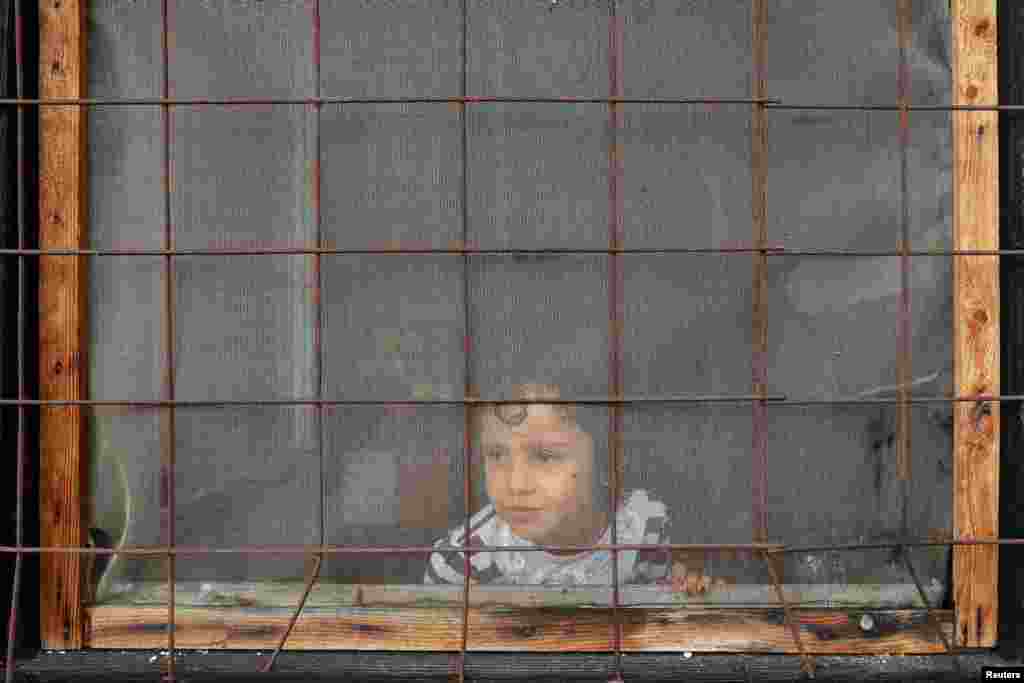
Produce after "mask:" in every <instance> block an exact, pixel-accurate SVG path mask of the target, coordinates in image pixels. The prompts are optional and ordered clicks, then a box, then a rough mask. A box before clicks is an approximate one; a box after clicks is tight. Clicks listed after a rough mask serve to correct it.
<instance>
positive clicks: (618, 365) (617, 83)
mask: <svg viewBox="0 0 1024 683" xmlns="http://www.w3.org/2000/svg"><path fill="white" fill-rule="evenodd" d="M621 21H622V20H621V19H620V18H619V16H618V0H609V2H608V94H609V97H610V101H609V105H608V132H609V135H608V247H609V250H612V251H614V250H616V249H619V248H620V243H621V241H622V228H621V223H622V198H621V196H620V194H619V178H620V176H621V175H622V173H623V167H622V151H621V150H620V149H619V127H620V125H621V122H622V121H621V114H620V113H619V107H618V104H617V103H616V102H615V101H614V100H615V99H616V98H618V97H619V95H620V92H621V87H622V83H621V75H622V74H621V70H622V62H621V55H620V52H621V49H622V24H621ZM608 260H609V264H608V271H609V272H608V278H609V283H608V289H609V292H608V337H609V340H610V342H609V344H608V393H609V395H610V396H614V397H616V398H621V397H622V370H623V368H622V355H621V354H622V351H621V348H622V311H621V310H620V300H621V298H622V294H621V292H622V282H621V273H620V272H619V259H618V258H617V257H616V255H615V254H614V253H612V254H611V255H610V256H609V259H608ZM621 448H622V411H621V409H620V404H615V405H612V406H610V407H609V410H608V460H609V468H608V474H609V476H608V499H609V503H610V505H609V508H608V509H609V515H610V517H609V522H608V526H609V531H610V534H611V542H612V546H613V547H614V546H615V545H616V544H617V543H618V541H619V538H618V526H619V524H618V509H619V500H620V498H621V497H622V491H621V488H622V485H621V482H620V462H619V461H620V458H621ZM611 560H612V563H611V579H612V642H613V646H614V649H615V676H616V679H615V680H618V681H622V680H623V676H622V613H621V612H620V611H619V551H618V550H612V551H611ZM670 571H671V570H670Z"/></svg>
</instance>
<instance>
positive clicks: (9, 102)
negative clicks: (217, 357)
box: [0, 95, 1024, 111]
mask: <svg viewBox="0 0 1024 683" xmlns="http://www.w3.org/2000/svg"><path fill="white" fill-rule="evenodd" d="M445 103H448V104H459V103H462V104H479V103H498V104H711V105H719V104H737V105H761V106H763V107H765V108H766V109H782V110H821V111H904V110H906V111H1021V110H1024V105H1020V104H993V105H971V104H948V105H947V104H911V105H907V106H905V107H904V106H901V105H899V104H824V103H785V102H782V101H781V100H778V99H747V98H729V97H723V98H715V97H500V96H493V97H492V96H486V95H479V96H468V97H464V98H463V97H254V98H160V97H146V98H122V99H113V98H13V97H5V98H0V106H3V105H6V106H17V105H24V106H44V107H71V106H80V107H116V106H128V107H136V106H148V105H151V106H179V107H189V106H229V107H230V106H253V105H257V106H258V105H311V104H319V105H331V104H341V105H344V104H445Z"/></svg>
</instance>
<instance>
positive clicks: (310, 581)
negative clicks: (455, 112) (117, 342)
mask: <svg viewBox="0 0 1024 683" xmlns="http://www.w3.org/2000/svg"><path fill="white" fill-rule="evenodd" d="M311 9H312V14H313V17H312V19H313V22H312V23H313V83H314V86H313V87H314V88H316V94H317V97H319V96H320V0H312V8H311ZM312 108H313V116H312V117H311V119H312V121H313V141H314V142H313V145H314V150H315V151H314V154H313V173H312V176H313V177H312V179H311V183H312V185H313V188H312V190H313V191H312V192H311V193H310V194H311V196H312V203H313V207H312V208H313V225H314V228H315V230H316V244H317V247H320V246H321V245H322V244H323V233H322V227H323V226H322V225H321V216H320V104H319V103H315V104H313V105H312ZM321 286H322V283H321V277H320V254H319V253H315V254H313V308H314V316H315V318H316V323H315V325H314V328H313V358H314V363H316V397H317V398H318V399H321V398H323V355H322V354H323V351H322V347H321V343H320V338H321V335H322V329H323V307H322V301H321V296H320V292H321ZM316 432H317V442H316V443H317V462H318V463H319V465H320V534H319V535H320V546H321V547H323V546H325V545H326V544H327V538H326V516H325V512H324V503H323V501H324V498H325V495H326V492H325V488H324V424H323V406H322V405H317V406H316ZM323 561H324V554H323V553H320V554H318V555H317V556H316V561H315V564H314V566H313V567H312V569H311V570H310V572H309V577H308V578H307V579H306V588H305V590H304V591H303V592H302V597H300V598H299V602H298V604H297V605H296V606H295V611H294V612H292V615H291V617H290V618H289V619H288V626H287V628H285V631H284V633H282V634H281V640H280V641H279V642H278V644H277V647H276V648H275V649H274V652H273V653H272V654H271V655H270V657H269V659H267V662H266V664H264V666H263V667H262V669H261V671H262V672H263V673H270V672H271V671H272V670H273V669H274V664H275V662H277V658H278V657H279V656H280V655H281V651H282V650H284V646H285V645H286V644H287V643H288V636H290V635H291V633H292V629H293V628H295V623H296V622H297V621H298V619H299V615H300V614H302V609H303V608H304V607H305V606H306V600H307V599H308V598H309V593H310V591H312V590H313V586H314V585H315V584H316V581H317V579H318V578H320V569H321V567H322V566H323Z"/></svg>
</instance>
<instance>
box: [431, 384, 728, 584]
mask: <svg viewBox="0 0 1024 683" xmlns="http://www.w3.org/2000/svg"><path fill="white" fill-rule="evenodd" d="M516 395H517V398H519V399H521V400H538V399H539V400H543V399H558V398H559V391H558V388H557V387H554V386H550V385H538V384H525V385H522V386H520V387H518V389H517V392H516ZM474 417H475V420H474V423H475V428H476V431H477V433H478V434H479V436H480V449H479V452H480V453H481V455H482V458H483V462H484V467H483V470H484V477H485V481H486V488H487V495H488V497H489V498H490V499H491V503H490V504H489V505H486V506H485V507H484V508H483V509H481V510H480V511H478V512H477V513H476V514H475V515H473V517H472V518H471V519H470V538H469V545H470V547H472V546H508V547H510V550H508V551H504V550H502V551H495V552H490V551H487V552H479V553H474V554H473V555H472V557H471V559H470V566H471V575H470V582H471V583H494V584H548V585H552V584H554V585H566V584H569V585H571V584H577V585H579V584H590V585H610V584H611V571H612V567H611V552H610V551H607V550H604V551H584V552H579V553H577V552H574V551H572V550H568V551H529V552H521V551H517V550H515V548H517V547H525V546H531V545H534V544H536V545H590V544H597V545H604V544H611V542H612V538H611V530H610V527H609V523H608V521H609V514H608V511H607V510H608V498H609V493H608V482H607V480H606V479H605V480H602V479H601V478H600V477H598V476H597V473H598V470H599V469H600V464H599V463H600V460H596V459H595V458H596V457H597V456H596V454H595V449H594V440H593V438H592V437H591V434H590V433H588V432H587V431H586V430H584V429H583V428H582V427H581V426H580V425H579V423H578V422H577V420H576V411H575V409H574V407H573V406H570V405H553V404H543V403H538V404H523V405H502V406H493V407H488V408H485V409H482V410H479V411H476V414H475V416H474ZM616 521H617V531H618V539H617V540H618V542H619V543H629V544H634V543H669V542H670V541H669V540H668V516H667V514H666V508H665V505H664V503H662V502H660V501H657V500H655V499H653V498H651V497H650V496H649V495H648V494H647V492H646V491H643V490H635V491H632V492H631V493H630V494H628V495H626V496H624V499H623V501H622V502H621V503H620V505H619V509H618V510H617V514H616ZM464 526H465V525H464V524H462V525H459V526H458V527H456V528H455V529H452V530H451V531H450V532H449V534H448V535H447V536H446V537H443V538H441V539H439V540H438V541H437V542H436V543H435V544H434V545H435V546H441V545H446V544H447V545H451V546H455V547H459V546H463V545H464V540H465V539H464V536H465V534H464V531H463V529H464ZM618 561H619V581H620V584H625V583H651V582H656V581H657V582H659V583H669V582H671V583H672V584H674V586H675V587H676V588H677V589H684V590H686V592H687V593H694V592H704V591H705V590H707V588H708V583H709V581H708V579H707V577H705V576H703V575H702V574H700V573H699V572H698V573H695V574H693V573H692V574H690V575H689V576H688V575H687V572H686V567H685V566H684V565H682V564H681V563H677V564H673V563H672V562H671V561H670V553H669V551H657V550H650V551H642V552H638V551H636V550H627V551H620V552H619V559H618ZM464 570H465V557H464V556H463V555H462V554H461V553H457V552H448V553H443V552H434V553H432V554H431V556H430V559H429V561H428V562H427V570H426V574H425V576H424V582H425V583H456V584H458V583H462V582H463V581H464V573H463V572H464Z"/></svg>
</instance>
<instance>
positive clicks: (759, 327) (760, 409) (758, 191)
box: [751, 0, 768, 543]
mask: <svg viewBox="0 0 1024 683" xmlns="http://www.w3.org/2000/svg"><path fill="white" fill-rule="evenodd" d="M751 1H752V6H751V9H752V11H751V20H752V22H753V26H752V31H753V50H754V54H753V57H754V59H753V61H754V64H753V66H754V70H753V71H754V73H753V74H752V76H753V83H752V86H753V91H754V92H753V95H752V97H753V98H754V99H763V98H764V96H765V91H766V87H767V86H766V80H765V35H764V34H765V4H764V2H765V0H751ZM751 123H752V131H751V133H752V134H751V180H752V185H753V197H752V204H753V221H754V243H755V244H756V245H757V246H758V248H762V249H763V248H764V246H765V243H766V242H767V239H768V234H767V233H768V227H767V212H766V204H767V177H766V176H767V172H766V170H765V165H766V163H767V159H766V157H767V155H768V134H767V127H768V125H767V120H766V112H765V109H764V106H763V105H760V104H758V105H754V109H753V121H752V122H751ZM767 260H768V256H767V254H766V253H765V252H764V251H760V252H758V253H755V254H754V283H753V294H754V299H753V313H754V315H753V318H754V320H753V324H754V330H753V333H754V336H753V341H754V345H753V346H754V347H753V394H754V395H755V396H758V397H760V399H761V400H755V401H754V402H753V403H752V408H753V413H754V414H753V420H754V424H753V432H754V434H753V437H754V438H753V456H754V457H753V466H754V475H753V492H752V493H753V521H754V542H755V543H767V542H768V540H767V539H768V520H767V512H766V500H767V478H768V473H767V450H768V442H767V424H766V423H767V414H766V411H767V406H766V404H765V401H764V397H765V396H766V394H767V361H766V354H767V347H768V330H767V324H766V322H765V319H764V318H765V310H764V309H765V306H766V303H765V289H766V288H767V273H766V271H767Z"/></svg>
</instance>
